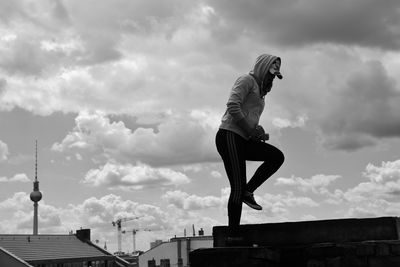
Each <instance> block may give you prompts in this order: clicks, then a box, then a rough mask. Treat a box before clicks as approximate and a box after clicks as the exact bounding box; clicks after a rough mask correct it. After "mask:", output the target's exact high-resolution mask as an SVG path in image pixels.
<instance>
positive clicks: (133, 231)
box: [122, 229, 151, 253]
mask: <svg viewBox="0 0 400 267" xmlns="http://www.w3.org/2000/svg"><path fill="white" fill-rule="evenodd" d="M139 231H140V230H139V229H133V230H132V231H125V230H124V231H122V233H123V234H126V233H132V235H133V251H132V253H135V252H136V233H137V232H139ZM142 231H149V232H150V231H151V230H149V229H143V230H142Z"/></svg>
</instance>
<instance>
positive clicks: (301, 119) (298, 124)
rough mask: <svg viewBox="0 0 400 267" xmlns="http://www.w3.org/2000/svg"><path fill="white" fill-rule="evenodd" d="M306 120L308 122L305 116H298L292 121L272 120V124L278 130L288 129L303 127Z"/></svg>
mask: <svg viewBox="0 0 400 267" xmlns="http://www.w3.org/2000/svg"><path fill="white" fill-rule="evenodd" d="M307 120H308V118H307V116H298V117H297V118H296V119H295V120H294V121H291V120H289V119H283V118H274V119H273V120H272V124H273V125H274V126H276V127H277V128H279V129H282V128H288V127H291V128H295V127H304V126H305V124H306V121H307Z"/></svg>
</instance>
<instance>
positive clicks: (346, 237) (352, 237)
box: [213, 217, 400, 247]
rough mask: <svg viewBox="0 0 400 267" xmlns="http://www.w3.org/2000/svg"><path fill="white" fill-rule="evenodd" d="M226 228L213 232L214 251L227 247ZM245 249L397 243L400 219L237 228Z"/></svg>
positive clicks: (279, 224) (288, 223)
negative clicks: (353, 243)
mask: <svg viewBox="0 0 400 267" xmlns="http://www.w3.org/2000/svg"><path fill="white" fill-rule="evenodd" d="M227 230H228V227H227V226H215V227H214V228H213V237H214V247H227V244H226V242H225V241H226V237H227ZM240 232H241V234H242V235H243V236H244V237H245V243H243V245H244V246H250V247H252V246H253V245H254V244H256V245H258V246H260V247H261V246H263V247H271V246H273V247H277V246H278V247H283V246H295V245H306V244H315V243H346V242H361V241H368V240H399V239H400V218H399V217H379V218H366V219H336V220H321V221H304V222H285V223H267V224H247V225H241V226H240Z"/></svg>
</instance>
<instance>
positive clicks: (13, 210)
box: [0, 0, 400, 251]
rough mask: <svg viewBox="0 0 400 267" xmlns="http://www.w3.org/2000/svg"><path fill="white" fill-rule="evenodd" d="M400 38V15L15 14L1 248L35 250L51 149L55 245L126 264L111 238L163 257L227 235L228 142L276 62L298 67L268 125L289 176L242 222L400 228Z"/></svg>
mask: <svg viewBox="0 0 400 267" xmlns="http://www.w3.org/2000/svg"><path fill="white" fill-rule="evenodd" d="M399 26H400V3H399V2H398V1H397V0H386V1H384V3H383V2H382V1H373V0H350V1H349V0H338V1H328V0H324V1H321V0H299V1H289V0H279V1H278V0H271V1H262V0H254V1H243V0H234V1H232V0H229V1H228V0H218V1H208V0H201V1H187V0H163V1H156V0H135V1H128V0H87V1H67V0H44V1H34V0H25V1H23V0H19V1H15V0H2V1H1V2H0V127H1V128H0V233H32V214H33V206H32V204H33V203H32V202H31V201H30V199H29V194H30V192H31V191H32V181H33V180H34V178H35V169H34V166H35V157H34V155H35V140H38V164H39V170H38V178H39V181H40V190H41V191H42V193H43V199H42V201H40V203H39V213H40V217H39V233H42V234H45V233H58V234H67V233H68V232H69V231H71V230H74V231H75V230H76V229H79V228H80V227H83V228H91V229H92V236H93V239H94V240H96V239H97V240H99V245H101V246H103V245H104V243H105V242H106V243H107V246H108V248H109V249H110V250H111V251H115V250H116V243H117V235H116V229H115V228H113V227H112V225H111V222H112V221H113V220H115V219H117V218H124V217H136V216H139V217H140V218H139V219H138V220H133V221H130V222H126V223H125V224H123V228H124V229H126V230H127V231H129V230H132V229H139V230H142V231H139V233H138V234H137V236H136V240H137V248H138V249H141V250H147V249H149V242H151V241H154V240H155V239H163V240H166V239H169V238H171V237H173V236H174V235H177V236H182V235H183V233H184V229H186V231H187V233H188V234H190V235H191V234H192V225H193V224H194V225H195V228H196V231H197V230H199V229H200V228H204V230H205V234H208V235H209V234H211V231H212V226H214V225H224V224H227V213H226V205H227V199H228V195H229V184H228V181H227V178H226V175H225V171H224V169H223V165H222V164H221V160H220V158H219V155H218V154H217V151H216V149H215V144H214V138H215V133H216V131H217V128H218V125H219V122H220V118H221V116H222V114H223V112H224V110H225V105H226V101H227V98H228V94H229V91H230V88H231V86H232V84H233V82H234V80H235V79H236V78H237V77H238V76H239V75H242V74H244V73H248V71H249V70H250V68H251V66H252V64H253V62H254V60H255V58H256V57H257V56H258V55H259V54H261V53H270V54H274V55H277V56H280V57H281V58H282V68H281V71H282V73H283V75H284V79H283V80H277V81H275V84H274V88H273V89H272V91H271V93H270V94H268V96H267V98H266V109H265V111H264V114H263V116H262V120H261V124H262V125H263V126H264V128H265V129H267V132H269V133H270V137H271V138H270V142H271V143H272V144H274V145H276V146H277V147H279V148H280V149H281V150H282V151H283V152H284V153H285V157H286V161H285V163H284V165H283V166H282V168H281V169H280V170H279V171H278V172H277V173H276V174H275V175H274V176H273V177H272V178H270V179H269V180H268V181H267V182H266V183H265V184H264V185H263V186H262V187H260V188H259V189H258V190H257V191H256V192H255V194H256V199H257V201H258V202H259V203H260V204H262V206H263V210H262V211H255V210H251V209H249V208H248V207H244V211H243V216H242V222H243V223H266V222H283V221H299V220H320V219H331V218H349V217H363V218H364V217H375V216H398V214H400V203H399V200H400V149H399V148H400V117H399V114H400V105H398V103H399V101H400V76H399V75H398V73H400V27H399ZM256 167H257V163H249V164H248V176H250V175H251V174H252V173H253V172H254V170H255V168H256ZM144 229H149V230H151V231H143V230H144ZM123 250H125V251H131V250H132V236H131V235H128V234H127V235H124V236H123Z"/></svg>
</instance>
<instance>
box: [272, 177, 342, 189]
mask: <svg viewBox="0 0 400 267" xmlns="http://www.w3.org/2000/svg"><path fill="white" fill-rule="evenodd" d="M340 177H341V176H339V175H324V174H318V175H314V176H312V177H311V178H309V179H304V178H301V177H295V176H292V177H291V178H283V177H280V178H277V180H276V182H275V184H276V185H287V186H297V187H298V188H299V189H300V190H302V191H304V192H307V191H312V192H314V193H318V192H319V193H321V192H324V191H325V190H326V188H327V187H328V186H329V185H330V184H331V183H332V182H334V181H335V180H337V179H338V178H340Z"/></svg>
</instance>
